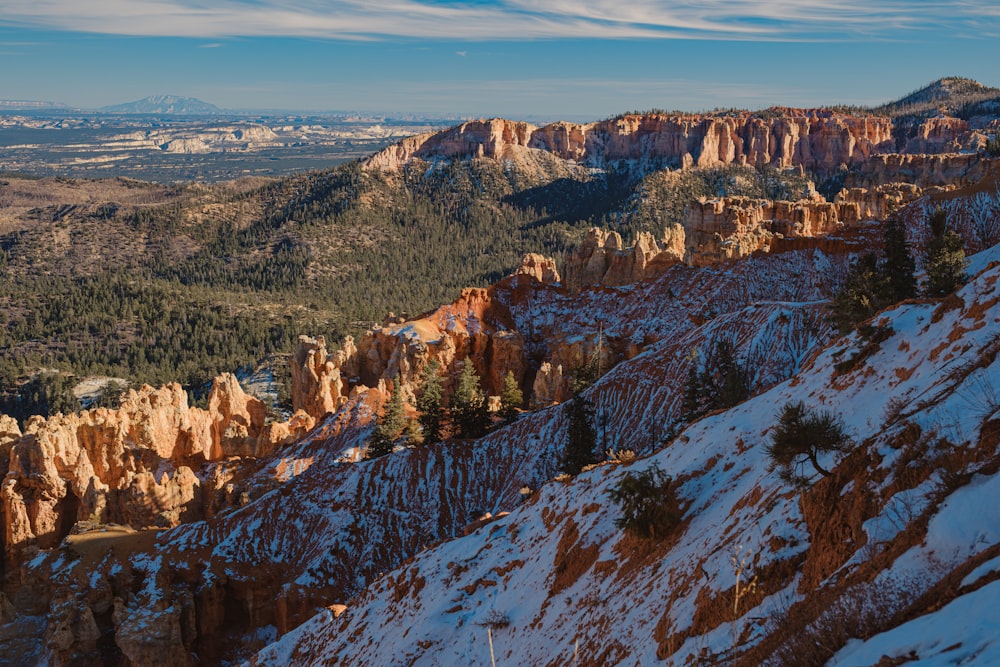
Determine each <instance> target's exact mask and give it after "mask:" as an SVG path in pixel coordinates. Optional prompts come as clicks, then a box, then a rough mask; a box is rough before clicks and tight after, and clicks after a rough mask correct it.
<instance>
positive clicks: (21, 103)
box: [0, 100, 68, 111]
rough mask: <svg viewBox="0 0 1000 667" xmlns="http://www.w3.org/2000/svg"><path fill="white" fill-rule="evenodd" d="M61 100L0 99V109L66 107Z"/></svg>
mask: <svg viewBox="0 0 1000 667" xmlns="http://www.w3.org/2000/svg"><path fill="white" fill-rule="evenodd" d="M67 108H68V107H67V106H66V105H65V104H63V103H62V102H44V101H41V100H0V111H34V110H37V109H67Z"/></svg>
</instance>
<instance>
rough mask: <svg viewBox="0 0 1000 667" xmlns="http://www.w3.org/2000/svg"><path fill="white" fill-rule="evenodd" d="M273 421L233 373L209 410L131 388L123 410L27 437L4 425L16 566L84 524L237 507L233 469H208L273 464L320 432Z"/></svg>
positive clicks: (7, 542) (152, 520)
mask: <svg viewBox="0 0 1000 667" xmlns="http://www.w3.org/2000/svg"><path fill="white" fill-rule="evenodd" d="M265 416H266V406H265V405H264V404H263V403H262V402H261V401H259V400H257V399H256V398H253V397H251V396H247V395H246V394H245V393H244V392H243V390H242V389H241V388H240V385H239V383H238V382H237V380H236V378H235V377H234V376H232V375H229V374H226V375H223V376H221V377H219V378H217V379H216V381H215V383H214V384H213V385H212V389H211V392H210V394H209V398H208V407H207V409H204V410H202V409H199V408H192V407H189V406H188V402H187V393H186V392H185V391H184V390H183V389H181V387H180V385H178V384H171V385H167V386H165V387H162V388H160V389H154V388H152V387H148V386H144V387H142V388H140V389H138V390H131V391H129V392H128V393H127V395H126V396H125V397H124V398H123V400H122V404H121V407H120V408H118V409H117V410H111V409H108V408H97V409H94V410H87V411H84V412H80V413H77V414H71V415H56V416H54V417H51V418H49V419H42V418H41V417H33V418H32V419H31V420H30V421H29V422H28V424H27V426H26V427H25V430H24V433H20V432H19V431H18V430H17V425H16V423H13V420H9V419H7V420H5V421H3V422H0V431H2V433H0V438H2V439H3V441H4V442H3V443H2V444H0V448H2V450H3V451H4V458H5V459H6V463H7V466H6V468H5V470H6V478H5V479H4V481H3V486H2V488H0V502H2V506H3V519H4V522H3V523H4V525H3V531H4V532H3V534H4V550H5V552H6V553H7V555H8V556H9V557H10V558H11V559H12V561H13V562H16V561H17V560H18V556H19V554H20V553H21V552H22V551H23V550H24V548H25V547H27V546H29V545H35V546H38V547H41V548H51V547H54V546H56V545H57V544H58V543H59V542H60V540H62V539H63V538H64V537H66V536H67V535H68V534H69V533H70V531H71V530H72V528H73V527H74V525H75V524H76V523H77V522H78V521H84V522H88V523H90V524H91V525H99V524H103V523H118V524H123V525H127V526H132V527H134V528H145V527H150V526H158V527H170V526H176V525H178V524H179V523H181V522H182V521H189V520H193V519H197V518H201V517H204V516H211V515H212V514H214V513H215V512H217V511H218V510H219V509H220V508H221V507H225V506H231V505H235V504H238V503H239V502H240V499H239V497H238V493H236V494H234V491H235V485H234V483H233V482H234V477H233V473H232V471H231V469H230V470H229V471H228V472H227V471H226V467H225V466H221V467H219V468H216V469H214V470H211V471H208V470H203V469H202V468H203V466H204V464H206V463H210V462H220V461H225V460H226V459H230V458H233V457H249V458H259V457H264V456H267V455H269V454H271V453H272V452H274V450H275V448H276V447H278V446H279V445H281V444H284V443H287V442H289V441H291V440H294V439H296V438H299V437H301V436H302V435H303V434H304V433H305V432H306V431H307V430H308V429H309V428H311V426H312V419H311V418H309V417H307V416H306V415H297V416H296V417H295V418H293V420H292V421H290V422H287V423H285V424H265ZM195 471H198V474H196V473H195ZM245 474H247V471H243V472H242V473H239V474H238V475H237V477H238V476H239V475H245ZM235 481H238V479H235Z"/></svg>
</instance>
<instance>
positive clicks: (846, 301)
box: [830, 252, 886, 333]
mask: <svg viewBox="0 0 1000 667" xmlns="http://www.w3.org/2000/svg"><path fill="white" fill-rule="evenodd" d="M884 284H885V280H884V278H883V275H882V272H881V271H880V270H879V266H878V256H877V255H875V253H870V252H869V253H865V254H864V255H862V256H861V257H859V258H858V259H857V261H856V262H855V263H854V265H853V266H851V271H850V273H849V274H848V276H847V280H846V281H844V286H843V287H842V288H841V289H840V291H839V292H837V293H836V294H835V295H834V297H833V300H832V301H831V303H830V309H831V314H832V317H833V322H834V324H835V325H836V326H837V329H838V330H840V332H841V333H847V332H848V331H850V330H851V329H853V328H854V327H855V326H857V324H858V323H859V322H861V321H863V320H866V319H868V318H869V317H871V316H872V315H874V314H875V313H876V312H877V311H878V309H879V308H880V307H881V306H882V304H883V295H884V294H885V291H886V290H885V287H884Z"/></svg>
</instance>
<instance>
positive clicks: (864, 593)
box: [763, 577, 925, 667]
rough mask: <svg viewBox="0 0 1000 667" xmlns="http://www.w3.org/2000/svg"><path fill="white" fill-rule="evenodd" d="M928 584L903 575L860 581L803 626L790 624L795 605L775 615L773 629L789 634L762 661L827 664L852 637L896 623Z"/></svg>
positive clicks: (771, 666) (781, 666)
mask: <svg viewBox="0 0 1000 667" xmlns="http://www.w3.org/2000/svg"><path fill="white" fill-rule="evenodd" d="M924 588H925V586H924V585H922V584H921V583H920V582H919V581H909V580H906V579H904V578H903V577H889V578H888V579H887V580H886V581H884V582H880V583H878V584H876V583H868V584H858V585H855V586H852V587H851V588H848V589H847V590H846V591H844V593H843V594H841V595H840V597H838V598H837V599H836V600H834V601H833V603H831V604H829V605H827V606H826V607H825V609H823V610H822V611H821V612H820V613H819V614H818V616H817V617H816V618H815V619H814V620H813V621H812V622H811V623H808V624H807V625H806V626H805V627H804V628H798V629H795V628H793V627H791V624H790V623H791V620H792V619H791V617H792V616H793V615H794V614H795V609H794V608H793V609H792V610H789V611H788V612H787V613H786V614H781V615H778V616H776V617H774V619H772V623H773V624H774V627H773V631H775V632H782V633H783V634H785V635H786V636H787V637H788V638H787V639H786V640H785V642H784V643H783V644H781V645H780V646H779V647H778V648H777V649H776V650H775V651H774V652H773V653H772V654H771V656H770V658H769V659H768V660H766V661H764V663H763V664H765V665H767V666H768V667H786V666H787V667H808V666H812V665H815V666H817V667H818V666H819V665H825V664H826V663H827V662H828V661H829V660H830V658H832V657H833V656H834V655H835V654H836V653H837V651H839V650H840V649H842V648H843V647H844V646H845V645H846V644H847V642H848V641H849V640H851V639H867V638H869V637H872V636H874V635H876V634H878V633H880V632H884V631H886V630H888V629H890V628H893V627H896V626H897V625H898V624H899V621H900V620H901V619H902V617H903V615H904V614H905V613H906V611H907V609H908V607H909V606H910V605H911V604H912V603H913V602H914V601H915V600H916V599H917V597H919V596H920V595H921V594H922V592H923V590H924Z"/></svg>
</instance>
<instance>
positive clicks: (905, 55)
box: [0, 0, 1000, 120]
mask: <svg viewBox="0 0 1000 667" xmlns="http://www.w3.org/2000/svg"><path fill="white" fill-rule="evenodd" d="M539 7H541V8H539ZM998 63H1000V3H998V2H996V0H956V1H937V0H908V1H905V2H904V1H901V0H776V1H774V2H764V1H762V0H742V1H739V0H696V1H691V0H679V1H676V2H666V1H662V0H533V1H529V0H466V1H464V2H458V1H447V0H443V1H432V0H211V1H209V0H86V1H81V0H31V1H30V2H26V1H25V0H0V99H7V100H12V99H18V100H46V101H54V102H62V103H65V104H68V105H70V106H74V107H81V108H96V107H100V106H104V105H109V104H117V103H121V102H127V101H132V100H137V99H140V98H142V97H146V96H148V95H163V94H171V95H180V96H185V97H196V98H199V99H202V100H205V101H207V102H211V103H213V104H216V105H218V106H220V107H223V108H227V109H288V110H301V111H335V110H340V111H346V110H358V111H377V112H384V113H392V112H397V113H400V112H409V113H427V114H443V115H452V116H456V117H458V116H465V117H492V116H503V117H507V118H515V119H547V120H555V119H559V118H564V119H567V120H585V119H598V118H604V117H608V116H612V115H615V114H618V113H621V112H624V111H630V110H647V109H654V108H655V109H667V110H675V109H676V110H684V111H702V110H709V109H713V108H719V107H742V108H763V107H767V106H771V105H785V106H798V107H807V106H818V105H823V104H873V103H880V102H884V101H889V100H891V99H896V98H899V97H901V96H903V95H905V94H907V93H909V92H911V91H913V90H916V89H918V88H920V87H922V86H923V85H925V84H927V83H929V82H931V81H933V80H935V79H938V78H940V77H943V76H952V75H959V76H966V77H970V78H974V79H977V80H979V81H981V82H983V83H985V84H988V85H993V86H1000V66H998Z"/></svg>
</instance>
